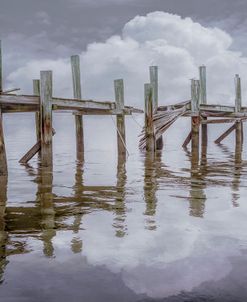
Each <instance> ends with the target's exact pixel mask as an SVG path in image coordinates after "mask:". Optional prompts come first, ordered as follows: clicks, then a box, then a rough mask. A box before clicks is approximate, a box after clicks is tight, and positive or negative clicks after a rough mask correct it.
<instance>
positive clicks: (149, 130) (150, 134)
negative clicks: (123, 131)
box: [144, 84, 156, 152]
mask: <svg viewBox="0 0 247 302" xmlns="http://www.w3.org/2000/svg"><path fill="white" fill-rule="evenodd" d="M144 92H145V132H146V133H145V135H146V141H147V143H146V150H147V151H152V152H154V151H155V150H156V142H155V135H154V124H153V85H152V84H145V85H144Z"/></svg>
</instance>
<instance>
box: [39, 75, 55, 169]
mask: <svg viewBox="0 0 247 302" xmlns="http://www.w3.org/2000/svg"><path fill="white" fill-rule="evenodd" d="M40 124H41V125H40V128H41V160H42V165H43V166H52V71H41V72H40Z"/></svg>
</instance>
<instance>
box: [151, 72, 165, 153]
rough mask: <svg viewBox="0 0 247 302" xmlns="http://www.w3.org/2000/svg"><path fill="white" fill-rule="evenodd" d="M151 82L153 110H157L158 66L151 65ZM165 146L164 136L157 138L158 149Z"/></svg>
mask: <svg viewBox="0 0 247 302" xmlns="http://www.w3.org/2000/svg"><path fill="white" fill-rule="evenodd" d="M149 75H150V83H151V84H152V85H153V110H154V112H156V110H157V108H158V106H159V76H158V66H150V67H149ZM162 148H163V137H162V136H161V137H159V138H158V139H157V140H156V149H157V150H162Z"/></svg>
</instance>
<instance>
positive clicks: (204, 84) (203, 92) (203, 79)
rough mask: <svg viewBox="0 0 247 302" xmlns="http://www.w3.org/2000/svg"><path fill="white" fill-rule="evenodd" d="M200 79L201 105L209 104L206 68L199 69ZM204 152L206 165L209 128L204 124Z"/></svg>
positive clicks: (202, 159) (203, 156) (202, 139)
mask: <svg viewBox="0 0 247 302" xmlns="http://www.w3.org/2000/svg"><path fill="white" fill-rule="evenodd" d="M199 77H200V95H199V105H200V104H207V78H206V66H200V67H199ZM203 120H204V121H206V120H207V118H206V117H204V118H203ZM201 128H202V138H201V144H202V150H201V155H202V157H201V161H202V163H203V164H204V163H206V160H207V145H208V126H207V124H202V125H201Z"/></svg>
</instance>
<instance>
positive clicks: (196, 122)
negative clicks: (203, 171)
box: [191, 80, 200, 168]
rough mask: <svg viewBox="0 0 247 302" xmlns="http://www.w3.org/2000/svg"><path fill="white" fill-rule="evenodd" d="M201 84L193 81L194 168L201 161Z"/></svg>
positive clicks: (192, 141) (192, 148)
mask: <svg viewBox="0 0 247 302" xmlns="http://www.w3.org/2000/svg"><path fill="white" fill-rule="evenodd" d="M199 94H200V82H199V81H198V80H191V113H192V117H191V132H192V134H191V135H192V137H191V154H192V165H193V167H192V168H197V166H198V161H199V141H200V116H199Z"/></svg>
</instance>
